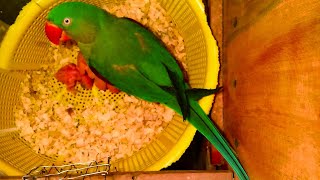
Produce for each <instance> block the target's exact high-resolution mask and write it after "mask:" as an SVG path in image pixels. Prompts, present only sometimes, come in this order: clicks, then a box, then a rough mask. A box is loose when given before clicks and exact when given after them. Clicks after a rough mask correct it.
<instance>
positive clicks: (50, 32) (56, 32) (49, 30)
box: [45, 21, 71, 45]
mask: <svg viewBox="0 0 320 180" xmlns="http://www.w3.org/2000/svg"><path fill="white" fill-rule="evenodd" d="M45 31H46V35H47V37H48V39H49V40H50V41H51V42H52V43H53V44H56V45H59V43H60V42H65V41H68V40H70V39H71V38H70V37H69V36H68V35H67V34H66V33H65V32H64V31H63V30H62V29H61V28H59V27H58V26H56V25H54V24H52V23H51V22H49V21H48V22H47V23H46V26H45Z"/></svg>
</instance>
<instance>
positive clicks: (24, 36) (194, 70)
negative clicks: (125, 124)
mask: <svg viewBox="0 0 320 180" xmlns="http://www.w3.org/2000/svg"><path fill="white" fill-rule="evenodd" d="M60 2H62V0H60V1H58V0H33V1H31V2H30V3H29V4H28V5H26V6H25V7H24V8H23V10H22V11H21V12H20V15H19V16H18V18H17V19H16V22H15V24H13V25H12V26H11V27H10V29H9V31H8V32H7V35H6V36H5V38H4V40H3V42H2V44H1V48H0V68H1V69H0V84H1V86H0V90H1V93H0V174H2V173H3V174H6V175H22V174H25V173H26V172H28V171H29V170H30V169H32V168H33V167H36V166H39V165H51V164H52V163H54V161H55V160H54V159H51V158H48V157H45V156H43V155H40V154H37V153H36V152H35V151H33V150H32V149H31V148H30V147H28V145H27V144H26V143H25V142H24V141H23V140H22V139H21V138H20V137H19V133H18V132H17V131H16V130H15V120H14V116H13V110H14V107H15V105H16V103H17V102H18V100H19V99H18V93H19V88H17V87H19V85H20V83H21V82H22V80H23V79H24V78H25V75H24V74H23V73H19V71H13V70H31V69H37V68H39V67H40V65H41V64H46V63H48V62H45V61H46V59H48V58H45V57H46V56H47V55H48V53H49V47H50V43H49V41H48V39H47V38H46V36H45V33H44V24H45V18H46V15H47V13H48V10H49V9H51V8H52V7H53V6H54V5H55V4H57V3H60ZM85 2H88V3H91V4H95V5H97V6H102V5H103V4H105V3H115V2H118V1H112V0H86V1H85ZM159 3H160V4H161V6H162V7H163V8H164V9H165V10H166V11H167V13H168V14H169V16H170V17H171V18H172V19H173V21H174V22H175V24H176V25H177V27H178V29H179V31H180V33H181V35H182V37H183V38H184V41H185V46H186V53H187V62H186V64H187V66H188V73H189V79H190V84H191V86H192V87H198V88H200V87H203V88H215V87H216V85H217V76H218V71H219V61H218V48H217V45H216V42H215V40H214V38H213V36H212V34H211V31H210V29H209V27H208V24H207V21H206V16H205V14H204V8H203V5H202V3H201V1H200V0H159ZM212 101H213V96H209V97H206V98H203V99H202V100H200V102H199V103H200V105H201V107H202V108H203V109H204V110H205V112H207V113H208V112H209V110H210V107H211V105H212ZM195 131H196V130H195V128H194V127H193V126H192V125H190V124H188V123H187V122H183V121H182V119H181V117H174V119H173V120H172V121H171V122H170V123H169V125H168V126H167V127H166V128H165V129H164V131H163V132H162V133H161V134H160V135H159V136H158V138H157V139H156V140H154V141H152V142H151V143H150V144H148V145H147V146H146V147H145V148H143V149H141V150H140V151H138V152H136V153H134V154H133V155H132V156H130V157H128V158H125V159H124V158H123V159H119V160H117V161H115V162H111V164H112V166H115V167H117V170H118V171H156V170H160V169H162V168H164V167H167V166H169V165H171V164H172V163H173V162H175V161H177V160H178V159H179V158H180V157H181V155H182V154H183V153H184V151H185V150H186V148H187V147H188V146H189V145H190V142H191V141H192V139H193V136H194V134H195Z"/></svg>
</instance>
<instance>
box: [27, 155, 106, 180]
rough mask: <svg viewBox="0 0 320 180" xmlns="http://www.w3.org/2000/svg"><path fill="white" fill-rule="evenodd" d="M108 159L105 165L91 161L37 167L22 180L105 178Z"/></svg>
mask: <svg viewBox="0 0 320 180" xmlns="http://www.w3.org/2000/svg"><path fill="white" fill-rule="evenodd" d="M110 167H111V164H110V158H108V162H107V163H99V162H97V161H91V162H86V163H74V164H67V165H61V166H56V165H54V164H53V165H52V166H38V167H35V168H33V169H31V170H30V172H29V173H28V174H27V175H25V176H23V177H22V179H23V180H31V179H32V180H33V179H37V178H49V177H53V176H55V177H59V179H79V178H83V179H84V178H85V177H88V176H92V175H102V176H106V175H107V174H108V173H109V171H110Z"/></svg>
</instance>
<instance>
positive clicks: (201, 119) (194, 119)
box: [188, 100, 249, 180]
mask: <svg viewBox="0 0 320 180" xmlns="http://www.w3.org/2000/svg"><path fill="white" fill-rule="evenodd" d="M190 106H191V110H190V118H189V119H188V121H189V122H190V123H191V124H192V125H193V126H194V127H195V128H196V129H197V130H198V131H199V132H200V133H201V134H203V135H204V136H205V137H206V138H207V139H208V140H209V141H210V142H211V143H212V145H213V146H214V147H215V148H216V149H217V150H218V151H219V152H220V153H221V155H222V156H223V157H224V158H225V159H226V161H227V162H228V163H229V165H230V166H231V167H232V168H233V170H234V171H235V173H236V174H237V175H238V177H239V179H241V180H247V179H249V177H248V175H247V173H246V172H245V170H244V169H243V167H242V166H241V164H240V162H239V160H238V159H237V157H236V155H235V154H234V152H233V151H232V149H231V148H230V145H229V143H228V142H227V141H226V139H225V138H224V137H223V136H222V135H221V134H220V132H219V130H218V129H217V128H216V127H215V125H214V124H213V122H212V120H211V119H210V118H209V117H208V116H207V115H206V114H205V112H204V111H203V110H202V108H201V107H200V105H199V104H198V103H197V102H196V101H194V100H190Z"/></svg>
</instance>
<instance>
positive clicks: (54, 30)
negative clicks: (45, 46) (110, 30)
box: [45, 2, 106, 45]
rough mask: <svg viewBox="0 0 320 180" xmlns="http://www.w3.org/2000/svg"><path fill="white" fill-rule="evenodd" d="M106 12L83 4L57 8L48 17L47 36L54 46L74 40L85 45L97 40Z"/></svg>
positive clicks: (60, 5)
mask: <svg viewBox="0 0 320 180" xmlns="http://www.w3.org/2000/svg"><path fill="white" fill-rule="evenodd" d="M103 15H106V12H105V11H104V10H102V9H100V8H98V7H96V6H93V5H90V4H86V3H83V2H66V3H62V4H59V5H57V6H55V7H54V8H53V9H52V10H51V11H50V12H49V14H48V16H47V20H48V21H47V23H46V27H45V31H46V35H47V37H48V38H49V40H50V41H51V42H52V43H54V44H57V45H58V44H59V43H60V42H61V41H66V40H69V39H73V40H75V41H77V42H81V43H84V44H87V43H91V42H93V41H94V40H95V37H96V34H97V32H98V31H99V29H100V26H99V19H100V18H101V16H103Z"/></svg>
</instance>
